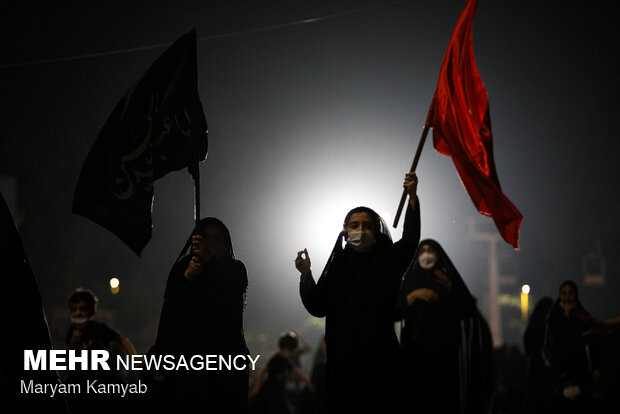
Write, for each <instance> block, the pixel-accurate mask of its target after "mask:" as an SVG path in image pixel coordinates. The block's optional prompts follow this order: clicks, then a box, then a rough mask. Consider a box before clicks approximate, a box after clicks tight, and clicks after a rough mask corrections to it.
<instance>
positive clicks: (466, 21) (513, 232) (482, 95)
mask: <svg viewBox="0 0 620 414" xmlns="http://www.w3.org/2000/svg"><path fill="white" fill-rule="evenodd" d="M476 3H477V0H469V1H468V2H467V4H466V5H465V8H464V9H463V11H462V12H461V15H460V16H459V20H458V21H457V23H456V27H455V28H454V32H453V33H452V38H451V39H450V43H449V44H448V48H447V49H446V54H445V55H444V57H443V62H442V64H441V70H440V72H439V82H438V83H437V90H436V91H435V96H434V97H433V101H432V103H431V107H430V109H429V112H428V117H427V119H426V125H427V126H431V127H432V128H433V144H434V146H435V149H436V150H437V151H438V152H440V153H441V154H444V155H448V156H450V157H452V161H453V162H454V165H455V167H456V170H457V172H458V174H459V177H460V178H461V181H462V182H463V185H464V186H465V189H466V190H467V192H468V193H469V196H470V197H471V199H472V201H473V202H474V205H475V206H476V208H477V209H478V211H480V213H482V214H484V215H487V216H491V217H493V221H494V222H495V225H496V226H497V229H498V230H499V232H500V234H501V235H502V237H503V238H504V240H506V241H507V242H508V243H510V244H512V245H513V246H514V247H515V248H516V249H518V248H519V227H520V225H521V220H523V217H522V216H521V213H519V210H517V208H516V207H515V206H514V204H512V202H511V201H510V200H509V199H508V197H506V196H505V195H504V193H503V192H502V189H501V187H500V185H499V180H498V179H497V173H496V171H495V163H494V161H493V137H492V133H491V117H490V115H489V100H488V98H487V93H486V90H485V89H484V85H483V83H482V79H481V78H480V74H479V73H478V68H477V67H476V61H475V59H474V46H473V42H472V29H473V21H474V13H475V11H476Z"/></svg>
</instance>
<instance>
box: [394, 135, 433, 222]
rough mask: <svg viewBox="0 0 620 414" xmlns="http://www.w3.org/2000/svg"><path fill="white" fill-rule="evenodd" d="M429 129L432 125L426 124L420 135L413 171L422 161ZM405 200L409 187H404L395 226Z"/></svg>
mask: <svg viewBox="0 0 620 414" xmlns="http://www.w3.org/2000/svg"><path fill="white" fill-rule="evenodd" d="M429 129H430V126H429V125H426V126H425V127H424V131H422V136H421V137H420V142H419V143H418V149H417V150H416V152H415V157H413V163H412V164H411V169H410V170H409V171H411V172H415V169H416V168H417V166H418V162H419V161H420V155H422V148H424V143H425V142H426V136H427V135H428V130H429ZM405 201H407V189H406V188H403V195H402V196H401V197H400V204H399V205H398V211H397V212H396V217H394V224H393V226H394V228H396V226H398V222H399V221H400V215H401V214H402V212H403V207H405Z"/></svg>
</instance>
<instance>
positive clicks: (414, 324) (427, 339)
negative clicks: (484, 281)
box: [398, 239, 494, 413]
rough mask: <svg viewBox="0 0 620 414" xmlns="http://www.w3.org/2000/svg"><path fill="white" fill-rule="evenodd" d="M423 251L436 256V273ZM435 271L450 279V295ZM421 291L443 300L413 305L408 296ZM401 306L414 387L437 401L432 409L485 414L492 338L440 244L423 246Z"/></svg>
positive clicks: (491, 377)
mask: <svg viewBox="0 0 620 414" xmlns="http://www.w3.org/2000/svg"><path fill="white" fill-rule="evenodd" d="M424 246H429V247H431V248H432V249H433V250H435V252H436V253H437V262H436V263H435V265H434V267H433V268H432V269H428V270H427V269H423V268H422V267H421V266H420V263H419V260H418V259H419V255H420V251H421V249H422V247H424ZM435 269H438V270H440V271H441V272H442V273H444V274H445V275H446V276H447V277H448V278H449V279H450V281H451V282H452V286H451V288H450V289H449V290H448V289H446V288H445V287H443V286H442V285H441V284H440V283H438V282H437V280H436V276H435V275H434V273H433V272H434V270H435ZM418 288H427V289H432V290H433V291H435V292H436V293H437V294H438V296H439V299H438V301H437V302H435V303H429V302H425V301H422V300H420V301H416V302H415V303H414V304H413V306H409V304H408V303H407V295H408V294H409V293H410V292H411V291H413V290H415V289H418ZM398 306H399V308H400V310H401V312H402V314H403V315H404V317H405V323H406V325H405V328H406V329H405V330H404V331H403V332H402V337H401V341H402V342H401V344H402V346H403V349H404V351H405V360H406V361H407V362H406V366H407V367H409V369H408V371H409V372H411V374H412V375H413V376H414V378H413V379H412V380H411V381H413V382H412V384H418V385H419V386H420V387H421V388H420V389H424V391H420V390H418V391H417V392H421V393H423V394H425V395H424V397H425V398H428V400H429V401H434V403H433V402H431V403H430V404H431V405H432V404H439V405H437V406H435V407H434V409H435V410H437V409H438V407H439V406H441V407H443V408H445V409H446V410H449V411H450V412H458V413H480V412H486V409H487V407H488V402H489V400H490V395H491V392H492V385H493V381H494V374H493V365H492V339H491V333H490V330H489V327H488V324H487V323H486V321H485V320H484V318H483V317H482V315H481V314H480V312H479V311H478V309H477V308H476V302H475V299H474V298H473V296H472V295H471V293H470V292H469V289H468V288H467V286H466V285H465V282H464V281H463V278H462V277H461V275H460V274H459V272H458V271H457V270H456V268H455V267H454V264H453V263H452V261H451V260H450V258H449V257H448V255H447V254H446V252H445V251H444V249H443V248H442V247H441V245H440V244H439V243H437V242H436V241H435V240H431V239H426V240H423V241H421V242H420V244H419V245H418V248H417V250H416V252H415V255H414V257H413V259H412V261H411V264H410V265H409V268H408V269H407V271H406V272H405V275H404V276H403V280H402V282H401V289H400V294H399V301H398ZM448 344H454V347H452V346H451V345H448ZM420 352H422V354H421V353H420ZM446 352H453V354H452V355H447V354H446ZM431 378H434V379H431ZM448 378H449V380H448ZM448 383H449V384H451V385H450V386H448V385H447V384H448ZM443 386H445V387H448V388H449V389H450V390H448V389H443V388H442V387H443ZM452 387H454V388H452ZM437 390H440V391H437ZM436 391H437V394H434V393H435V392H436ZM452 392H456V393H457V394H452ZM442 399H443V400H442ZM439 400H442V401H443V403H445V404H443V403H439V402H438V401H439ZM442 404H443V405H442ZM428 408H429V409H430V407H428ZM423 410H424V408H423Z"/></svg>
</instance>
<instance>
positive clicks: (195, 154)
mask: <svg viewBox="0 0 620 414" xmlns="http://www.w3.org/2000/svg"><path fill="white" fill-rule="evenodd" d="M192 112H193V114H192V115H193V116H192V118H193V119H192V166H193V168H192V170H193V171H192V174H191V175H192V178H193V179H194V224H195V229H194V231H195V233H196V234H200V169H199V166H200V161H199V160H198V157H199V156H198V152H199V151H198V135H199V134H200V132H201V131H199V130H198V126H197V122H196V120H197V119H198V110H197V109H196V108H195V107H194V109H193V111H192Z"/></svg>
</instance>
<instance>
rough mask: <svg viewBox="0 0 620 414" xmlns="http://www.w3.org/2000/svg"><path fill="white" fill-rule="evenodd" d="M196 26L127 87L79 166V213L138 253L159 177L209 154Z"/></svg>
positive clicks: (193, 169) (193, 166)
mask: <svg viewBox="0 0 620 414" xmlns="http://www.w3.org/2000/svg"><path fill="white" fill-rule="evenodd" d="M197 77H198V75H197V67H196V31H195V30H192V31H190V32H189V33H187V34H185V35H184V36H182V37H181V38H179V39H178V40H177V41H176V42H174V44H173V45H172V46H170V47H169V48H168V49H166V51H165V52H164V53H163V54H162V55H161V56H160V57H159V58H158V59H157V60H156V61H155V62H154V63H153V64H152V65H151V66H150V67H149V68H148V70H147V71H146V72H145V73H144V75H143V76H142V77H141V78H140V79H139V80H138V81H137V82H136V83H135V84H134V85H133V86H132V87H131V88H130V89H129V90H128V91H127V92H126V93H125V95H124V96H123V97H122V98H121V100H120V101H119V102H118V104H117V105H116V107H115V108H114V110H113V111H112V113H111V114H110V117H109V118H108V120H107V121H106V123H105V124H104V126H103V128H102V129H101V132H100V133H99V136H98V137H97V140H96V141H95V143H94V144H93V147H92V148H91V150H90V151H89V153H88V156H87V158H86V161H85V162H84V165H83V166H82V170H81V171H80V176H79V179H78V182H77V185H76V189H75V195H74V199H73V212H74V213H75V214H79V215H81V216H84V217H87V218H89V219H91V220H92V221H94V222H95V223H97V224H99V225H101V226H103V227H105V228H106V229H108V230H110V231H111V232H112V233H114V234H115V235H116V236H118V237H119V238H120V239H121V240H122V241H123V242H124V243H125V244H127V245H128V246H129V247H130V248H131V249H132V250H133V251H134V252H135V253H136V254H137V255H140V253H141V252H142V249H143V248H144V246H145V245H146V244H147V243H148V241H149V240H150V239H151V232H152V219H151V212H152V207H153V184H154V181H155V180H157V179H159V178H161V177H163V176H164V175H166V174H168V173H169V172H171V171H177V170H180V169H182V168H185V167H188V169H189V171H190V173H191V174H192V175H195V174H197V172H198V170H197V168H196V167H197V165H198V161H199V160H204V159H205V157H206V155H207V147H208V143H207V122H206V120H205V116H204V112H203V108H202V104H201V103H200V97H199V96H198V89H197V79H198V78H197Z"/></svg>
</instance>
